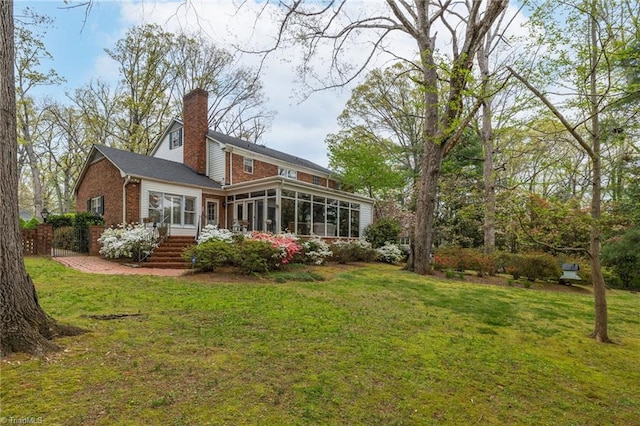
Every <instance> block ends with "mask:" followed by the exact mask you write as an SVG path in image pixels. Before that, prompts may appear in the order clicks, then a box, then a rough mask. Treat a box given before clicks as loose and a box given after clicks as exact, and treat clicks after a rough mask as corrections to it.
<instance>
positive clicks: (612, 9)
mask: <svg viewBox="0 0 640 426" xmlns="http://www.w3.org/2000/svg"><path fill="white" fill-rule="evenodd" d="M559 21H560V22H559ZM532 22H533V24H534V25H538V26H539V27H540V28H544V31H542V32H536V34H539V38H538V39H536V40H535V41H534V43H535V44H536V46H535V48H536V49H537V48H539V46H545V47H546V48H548V49H549V51H548V52H547V54H546V55H545V59H546V60H544V61H540V62H539V63H537V64H535V66H534V67H533V72H531V73H530V75H529V77H526V76H524V75H522V74H521V73H519V72H517V71H515V70H513V69H510V72H511V74H512V75H513V76H515V77H516V78H517V79H518V80H519V81H521V82H522V83H523V84H524V85H525V86H526V87H527V88H528V89H529V90H530V91H531V92H532V93H533V94H534V95H535V96H536V97H537V98H538V99H539V100H540V102H541V103H542V104H543V105H544V108H545V109H546V110H547V111H549V112H550V113H551V114H553V116H554V117H555V118H556V119H557V121H558V122H559V123H560V124H561V125H562V126H563V127H564V129H565V130H566V132H567V133H568V134H569V135H570V136H571V138H572V141H573V142H574V143H575V145H576V146H577V147H579V149H580V150H582V151H583V152H584V153H585V154H586V157H587V158H588V161H589V164H590V169H591V170H590V172H591V173H590V176H589V178H590V183H591V185H592V191H591V194H590V195H591V207H590V215H591V226H590V244H589V256H590V259H591V265H590V266H591V273H592V282H593V286H594V292H593V294H594V302H595V324H594V331H593V333H592V337H594V338H595V339H596V341H599V342H609V341H610V339H609V336H608V332H607V322H608V319H607V317H608V312H607V302H606V289H605V283H604V278H603V276H602V269H601V264H600V251H601V239H602V188H603V178H602V171H603V165H602V162H603V147H604V146H606V145H605V144H606V142H607V141H606V140H605V139H604V135H603V133H602V128H601V120H602V118H603V116H604V114H605V112H606V111H609V110H611V109H612V108H613V106H615V105H616V104H618V103H619V102H620V100H621V99H622V98H623V97H625V95H624V90H623V89H624V86H623V85H622V84H621V83H622V76H621V75H620V73H617V72H615V69H614V68H613V67H612V63H611V61H609V60H607V58H608V57H610V55H611V54H612V52H614V51H616V50H618V46H617V45H616V43H615V40H616V39H618V38H619V34H620V32H626V31H628V27H627V25H626V24H627V23H628V16H627V14H626V10H625V9H624V8H619V7H618V8H616V4H614V3H613V2H598V1H596V0H589V1H575V2H568V3H562V4H559V3H557V2H542V4H541V5H540V6H539V7H537V8H536V9H535V10H534V14H533V17H532ZM568 25H570V27H571V31H567V27H568ZM536 77H542V79H540V78H539V79H538V80H536ZM549 82H555V83H562V84H564V85H565V87H567V88H568V89H570V90H568V93H567V95H568V99H569V102H567V103H564V104H563V103H560V102H559V101H558V100H557V95H556V96H555V97H554V98H551V96H550V95H549V93H548V92H551V91H553V92H557V90H556V89H557V88H555V87H554V88H552V87H549ZM539 87H545V88H546V89H539ZM621 89H622V90H621ZM545 90H547V91H548V92H546V91H545ZM575 112H577V113H575Z"/></svg>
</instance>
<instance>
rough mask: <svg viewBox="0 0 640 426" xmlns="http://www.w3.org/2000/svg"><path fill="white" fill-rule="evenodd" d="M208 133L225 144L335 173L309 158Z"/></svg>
mask: <svg viewBox="0 0 640 426" xmlns="http://www.w3.org/2000/svg"><path fill="white" fill-rule="evenodd" d="M207 135H208V136H209V137H210V138H212V139H215V140H217V141H219V142H222V143H223V144H225V145H232V146H235V147H238V148H242V149H246V150H247V151H251V152H255V153H256V154H260V155H264V156H267V157H271V158H275V159H276V160H280V161H284V162H286V163H289V164H293V165H296V166H300V167H305V168H307V169H311V170H316V171H318V172H320V173H323V174H333V172H332V171H331V170H329V169H326V168H324V167H322V166H319V165H317V164H316V163H313V162H311V161H309V160H305V159H304V158H300V157H296V156H295V155H291V154H285V153H284V152H281V151H277V150H275V149H271V148H267V147H266V146H263V145H258V144H255V143H251V142H247V141H243V140H242V139H238V138H234V137H232V136H227V135H225V134H222V133H219V132H215V131H213V130H209V132H208V133H207Z"/></svg>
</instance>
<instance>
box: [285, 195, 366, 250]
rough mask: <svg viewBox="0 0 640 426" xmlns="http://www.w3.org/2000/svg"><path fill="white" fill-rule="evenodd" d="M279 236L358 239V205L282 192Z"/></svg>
mask: <svg viewBox="0 0 640 426" xmlns="http://www.w3.org/2000/svg"><path fill="white" fill-rule="evenodd" d="M280 205H281V208H280V215H281V219H282V220H281V222H280V223H281V228H280V231H281V232H295V233H296V234H298V235H318V236H320V237H356V238H357V237H359V236H360V204H356V203H349V202H347V201H339V200H335V199H331V198H326V197H322V196H320V195H312V194H307V193H304V192H295V191H290V190H282V193H281V198H280Z"/></svg>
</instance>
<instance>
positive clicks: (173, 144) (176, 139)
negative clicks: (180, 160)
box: [169, 129, 182, 149]
mask: <svg viewBox="0 0 640 426" xmlns="http://www.w3.org/2000/svg"><path fill="white" fill-rule="evenodd" d="M181 146H182V129H177V130H174V131H173V132H171V133H169V149H175V148H178V147H181Z"/></svg>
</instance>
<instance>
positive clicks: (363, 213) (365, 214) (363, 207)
mask: <svg viewBox="0 0 640 426" xmlns="http://www.w3.org/2000/svg"><path fill="white" fill-rule="evenodd" d="M372 222H373V205H371V204H367V203H361V204H360V236H364V229H365V228H366V227H367V226H369V225H371V223H372Z"/></svg>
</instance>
